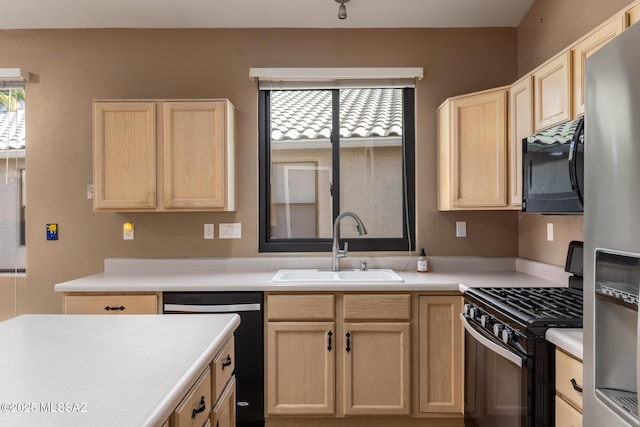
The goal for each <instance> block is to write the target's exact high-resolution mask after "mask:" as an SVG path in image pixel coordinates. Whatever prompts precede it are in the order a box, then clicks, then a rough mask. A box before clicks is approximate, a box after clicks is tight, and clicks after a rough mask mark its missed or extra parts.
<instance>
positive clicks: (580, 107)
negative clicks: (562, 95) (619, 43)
mask: <svg viewBox="0 0 640 427" xmlns="http://www.w3.org/2000/svg"><path fill="white" fill-rule="evenodd" d="M623 21H624V19H623V17H622V16H618V17H616V18H615V19H613V20H611V21H609V22H607V23H606V24H604V25H602V26H600V28H598V29H597V30H595V31H594V32H592V33H591V34H589V35H588V36H587V37H585V38H584V39H582V40H581V41H580V42H579V43H578V44H577V45H576V46H575V47H574V48H573V49H571V54H572V56H573V63H572V64H571V65H572V68H573V114H574V117H577V116H579V115H581V114H584V78H585V70H586V61H587V58H588V57H590V56H591V55H592V54H593V53H594V52H596V51H597V50H598V49H600V48H601V47H602V46H604V45H605V44H607V43H608V42H609V41H611V40H612V39H613V38H614V37H615V36H617V35H618V34H620V33H621V32H622V30H623V24H624V22H623Z"/></svg>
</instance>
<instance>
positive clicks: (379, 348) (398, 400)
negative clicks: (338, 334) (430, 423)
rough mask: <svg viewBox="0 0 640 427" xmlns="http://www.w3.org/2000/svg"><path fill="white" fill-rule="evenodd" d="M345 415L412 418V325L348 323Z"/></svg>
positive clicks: (344, 348) (346, 334)
mask: <svg viewBox="0 0 640 427" xmlns="http://www.w3.org/2000/svg"><path fill="white" fill-rule="evenodd" d="M344 331H345V336H344V337H342V343H341V346H342V348H341V351H342V352H343V354H344V413H345V414H347V415H356V414H357V415H362V414H405V415H406V414H409V409H410V406H409V405H410V404H409V402H410V387H411V384H410V369H411V368H410V344H409V340H410V339H411V335H410V333H409V331H410V325H409V323H345V324H344Z"/></svg>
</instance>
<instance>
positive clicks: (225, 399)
mask: <svg viewBox="0 0 640 427" xmlns="http://www.w3.org/2000/svg"><path fill="white" fill-rule="evenodd" d="M211 425H212V426H214V427H235V426H236V378H235V377H231V381H229V384H227V388H225V389H224V391H223V393H222V396H220V399H219V400H218V403H216V406H214V408H213V410H212V411H211Z"/></svg>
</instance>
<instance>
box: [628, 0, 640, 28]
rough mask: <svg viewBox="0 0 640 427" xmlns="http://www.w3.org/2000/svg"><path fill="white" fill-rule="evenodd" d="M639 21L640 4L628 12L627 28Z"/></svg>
mask: <svg viewBox="0 0 640 427" xmlns="http://www.w3.org/2000/svg"><path fill="white" fill-rule="evenodd" d="M638 21H640V4H637V5H635V6H633V7H632V8H631V9H629V10H628V11H627V13H626V22H625V27H627V28H628V27H630V26H632V25H633V24H635V23H636V22H638Z"/></svg>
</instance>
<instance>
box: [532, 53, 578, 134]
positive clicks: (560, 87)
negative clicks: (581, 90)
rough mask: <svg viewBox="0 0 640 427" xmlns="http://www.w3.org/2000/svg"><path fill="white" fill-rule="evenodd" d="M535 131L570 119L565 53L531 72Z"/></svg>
mask: <svg viewBox="0 0 640 427" xmlns="http://www.w3.org/2000/svg"><path fill="white" fill-rule="evenodd" d="M533 79H534V82H533V87H534V93H535V96H534V106H535V109H534V110H535V113H534V117H535V131H536V132H538V131H540V130H542V129H545V128H548V127H550V126H553V125H555V124H558V123H562V122H565V121H567V120H569V119H571V103H570V99H571V61H570V52H569V51H566V52H563V53H561V54H560V55H558V56H557V57H555V58H553V59H552V60H550V61H548V62H547V63H545V64H544V65H542V66H541V67H540V68H538V69H536V70H535V71H534V72H533Z"/></svg>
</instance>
